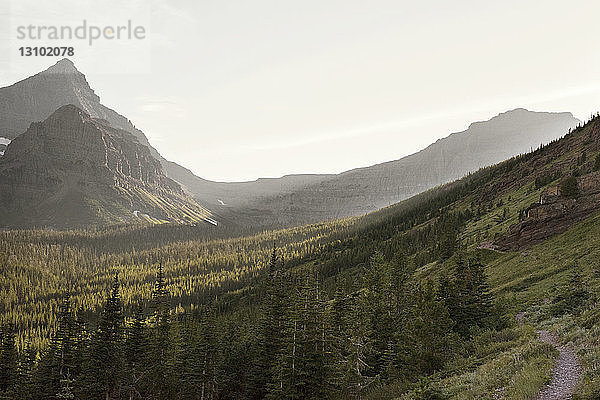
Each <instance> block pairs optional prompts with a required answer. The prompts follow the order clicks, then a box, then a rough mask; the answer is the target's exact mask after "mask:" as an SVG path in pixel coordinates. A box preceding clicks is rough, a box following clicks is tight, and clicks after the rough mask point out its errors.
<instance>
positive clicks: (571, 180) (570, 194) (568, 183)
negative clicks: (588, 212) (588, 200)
mask: <svg viewBox="0 0 600 400" xmlns="http://www.w3.org/2000/svg"><path fill="white" fill-rule="evenodd" d="M560 192H561V194H562V195H563V196H565V197H567V198H570V199H575V198H578V197H579V195H580V194H581V193H580V191H579V185H578V184H577V178H576V177H575V176H570V177H568V178H566V179H564V180H563V181H562V182H561V184H560Z"/></svg>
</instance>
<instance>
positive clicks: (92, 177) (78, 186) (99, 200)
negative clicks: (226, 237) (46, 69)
mask: <svg viewBox="0 0 600 400" xmlns="http://www.w3.org/2000/svg"><path fill="white" fill-rule="evenodd" d="M0 205H1V206H0V225H3V226H32V225H33V226H52V227H77V226H89V225H105V224H112V223H120V222H135V221H139V218H138V217H137V216H136V215H135V214H134V213H133V211H141V212H143V213H145V214H148V215H150V216H152V217H154V218H155V219H159V220H166V221H177V222H195V221H200V220H202V218H203V217H208V215H209V213H208V212H207V211H206V210H204V209H203V208H202V207H200V206H199V205H198V204H196V203H195V202H194V201H193V200H192V199H191V198H189V197H187V196H186V195H185V193H184V192H183V190H182V189H181V187H180V186H179V185H178V184H177V183H176V182H174V181H173V180H171V179H169V178H168V177H166V176H165V174H164V173H163V170H162V165H161V163H160V162H159V161H158V160H157V159H156V158H154V157H153V156H152V154H151V153H150V150H149V149H148V148H147V147H146V146H144V145H142V144H140V142H139V140H138V139H137V138H136V137H135V136H133V135H132V134H131V133H129V132H127V131H125V130H122V129H116V128H114V127H112V126H110V124H109V123H108V122H107V121H105V120H100V119H95V118H92V117H91V116H90V115H89V114H87V113H86V112H85V111H83V110H81V109H80V108H78V107H76V106H74V105H66V106H63V107H61V108H59V109H58V110H56V111H55V112H54V113H53V114H52V115H50V116H49V117H48V118H47V119H46V120H45V121H43V122H35V123H32V124H31V125H30V126H29V128H28V129H27V130H26V131H25V133H23V134H22V135H19V136H18V137H17V138H16V139H14V140H13V141H12V142H11V143H10V144H9V145H8V147H7V149H6V152H5V155H4V156H3V157H2V158H0Z"/></svg>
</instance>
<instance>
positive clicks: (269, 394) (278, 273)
mask: <svg viewBox="0 0 600 400" xmlns="http://www.w3.org/2000/svg"><path fill="white" fill-rule="evenodd" d="M267 273H268V275H267V282H266V291H265V292H266V293H265V299H264V302H263V306H262V310H261V321H260V326H261V330H260V332H259V333H258V338H257V341H256V351H255V352H256V359H255V360H254V363H253V364H254V365H253V366H252V371H251V374H250V378H249V385H250V395H251V398H271V399H278V398H281V397H282V396H283V371H284V365H283V359H282V358H283V357H282V352H283V342H282V339H283V337H284V332H285V318H286V314H287V297H286V287H285V282H284V277H283V270H282V266H281V263H280V262H279V258H278V256H277V249H275V248H274V249H273V253H272V255H271V261H270V263H269V266H268V269H267Z"/></svg>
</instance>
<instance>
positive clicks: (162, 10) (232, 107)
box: [0, 0, 600, 181]
mask: <svg viewBox="0 0 600 400" xmlns="http://www.w3.org/2000/svg"><path fill="white" fill-rule="evenodd" d="M0 2H1V3H2V4H3V5H0V18H2V17H4V21H5V22H6V21H8V22H9V23H8V24H6V23H5V24H4V25H5V26H9V29H10V30H9V31H8V32H7V31H6V29H5V30H4V32H3V33H0V39H2V43H3V44H2V43H0V46H2V45H3V46H4V49H3V50H2V52H0V85H1V86H6V85H8V84H11V83H13V82H14V81H16V80H19V79H22V78H24V77H26V76H28V75H31V74H33V73H35V72H37V71H39V70H42V69H45V68H46V67H48V66H49V65H51V64H53V63H54V62H56V61H57V60H58V58H52V57H45V58H43V57H30V58H25V57H20V56H18V53H17V48H18V46H19V45H23V44H24V43H25V42H23V43H21V42H19V41H17V40H16V39H15V36H16V30H15V29H16V25H18V24H24V23H28V22H31V21H34V22H35V23H37V24H59V23H61V24H64V23H70V24H72V25H77V24H78V23H81V20H82V19H86V20H88V21H89V22H90V23H96V24H98V25H111V24H114V25H117V24H122V23H126V22H127V20H128V19H131V20H132V21H133V23H134V24H140V25H144V26H145V28H146V31H147V38H146V40H144V41H138V42H136V43H132V42H126V41H121V42H115V41H113V42H107V41H105V42H104V43H99V44H97V45H96V44H95V45H93V46H87V45H85V44H84V45H82V44H81V43H75V49H76V55H75V56H74V57H73V58H72V59H73V61H74V62H75V64H76V66H77V67H78V69H79V70H80V71H82V72H83V73H85V74H86V76H87V78H88V81H89V82H90V84H91V85H92V87H93V88H94V89H95V90H96V92H97V93H98V94H99V95H100V97H101V99H102V102H103V103H104V104H106V105H107V106H109V107H111V108H114V109H115V110H117V111H118V112H120V113H121V114H123V115H125V116H127V117H129V118H130V119H131V120H132V121H133V122H134V124H135V125H136V126H137V127H138V128H140V129H142V130H143V131H144V132H145V133H146V135H147V136H148V138H149V140H150V142H151V143H152V144H153V145H154V146H155V147H156V148H157V149H158V150H159V151H160V152H161V153H162V154H163V155H164V156H165V157H166V158H168V159H170V160H173V161H176V162H178V163H179V164H182V165H184V166H186V167H188V168H190V169H192V170H193V171H194V172H195V173H196V174H197V175H198V176H201V177H203V178H208V179H213V180H227V181H230V180H248V179H255V178H258V177H267V176H268V177H274V176H281V175H283V174H289V173H305V172H314V173H331V172H340V171H343V170H347V169H350V168H354V167H359V166H366V165H371V164H374V163H378V162H382V161H388V160H392V159H397V158H400V157H402V156H404V155H407V154H410V153H413V152H414V151H416V150H419V149H421V148H423V147H425V146H426V145H428V144H430V143H431V142H433V141H435V140H436V139H438V138H440V137H444V136H447V135H448V134H449V133H451V132H455V131H460V130H464V129H465V128H466V127H467V126H468V125H469V123H471V122H473V121H477V120H486V119H489V118H490V117H492V116H494V115H496V114H498V113H500V112H503V111H506V110H508V109H512V108H517V107H525V108H528V109H533V110H539V111H571V112H573V113H574V114H575V116H576V117H578V118H580V119H585V118H587V117H588V116H589V114H590V113H592V112H596V111H599V110H600V51H599V50H600V48H599V47H600V24H599V23H598V15H600V2H598V1H597V0H571V1H564V0H560V1H557V0H545V1H543V2H541V1H539V0H519V1H513V0H504V1H501V2H499V1H487V0H486V1H481V0H456V1H452V2H450V1H446V0H438V1H423V0H420V1H400V0H394V1H376V0H370V1H364V0H361V1H354V0H343V1H332V0H317V1H312V0H302V1H285V0H273V1H263V0H243V1H234V0H230V1H204V0H189V1H184V0H179V1H148V0H144V1H141V0H140V1H133V2H127V1H123V0H120V1H113V0H110V1H108V0H105V1H90V0H72V1H71V0H56V1H52V2H39V1H33V0H12V1H9V2H7V1H6V0H0ZM111 3H112V4H111ZM34 22H31V23H34ZM2 35H4V36H3V37H2ZM57 43H58V42H57ZM30 44H31V45H33V44H35V43H34V42H30ZM3 57H4V58H3ZM2 58H3V59H2Z"/></svg>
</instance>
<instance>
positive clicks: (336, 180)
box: [239, 109, 580, 225]
mask: <svg viewBox="0 0 600 400" xmlns="http://www.w3.org/2000/svg"><path fill="white" fill-rule="evenodd" d="M579 123H580V121H579V120H577V119H576V118H574V117H573V115H572V114H571V113H545V112H532V111H527V110H524V109H516V110H512V111H508V112H506V113H502V114H500V115H498V116H496V117H494V118H492V119H490V120H489V121H485V122H476V123H473V124H471V125H470V126H469V128H468V129H467V130H465V131H463V132H459V133H454V134H452V135H450V136H448V137H446V138H444V139H440V140H438V141H437V142H436V143H434V144H432V145H430V146H428V147H427V148H426V149H424V150H422V151H420V152H418V153H415V154H412V155H410V156H407V157H404V158H402V159H400V160H396V161H390V162H386V163H382V164H378V165H374V166H371V167H366V168H359V169H355V170H351V171H347V172H343V173H341V174H339V175H335V176H333V177H331V178H328V179H325V180H323V181H321V182H318V183H316V184H313V185H308V186H306V187H304V188H302V189H300V190H297V191H295V192H293V193H290V194H284V195H280V196H276V197H270V198H266V199H261V200H260V201H258V202H251V204H247V205H246V208H245V209H244V210H240V211H239V212H240V214H241V215H245V216H246V218H247V220H248V221H251V223H252V224H256V223H258V222H259V219H260V220H262V221H269V222H270V223H272V224H274V225H281V224H284V225H285V224H291V225H293V224H298V223H309V222H316V221H322V220H327V219H332V218H342V217H346V216H351V215H359V214H363V213H367V212H370V211H374V210H377V209H380V208H382V207H385V206H388V205H390V204H393V203H396V202H399V201H401V200H403V199H406V198H409V197H411V196H413V195H415V194H417V193H420V192H423V191H425V190H427V189H430V188H432V187H435V186H438V185H441V184H444V183H447V182H451V181H453V180H456V179H459V178H461V177H463V176H465V175H466V174H468V173H470V172H474V171H477V170H478V169H480V168H482V167H485V166H489V165H492V164H495V163H497V162H500V161H502V160H505V159H508V158H510V157H513V156H515V155H518V154H523V153H526V152H528V151H530V150H531V149H532V148H538V147H539V146H540V144H545V143H548V142H550V141H552V140H554V139H557V138H559V137H561V136H563V135H564V134H566V133H567V132H568V131H569V129H571V128H574V127H575V126H576V125H578V124H579Z"/></svg>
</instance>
